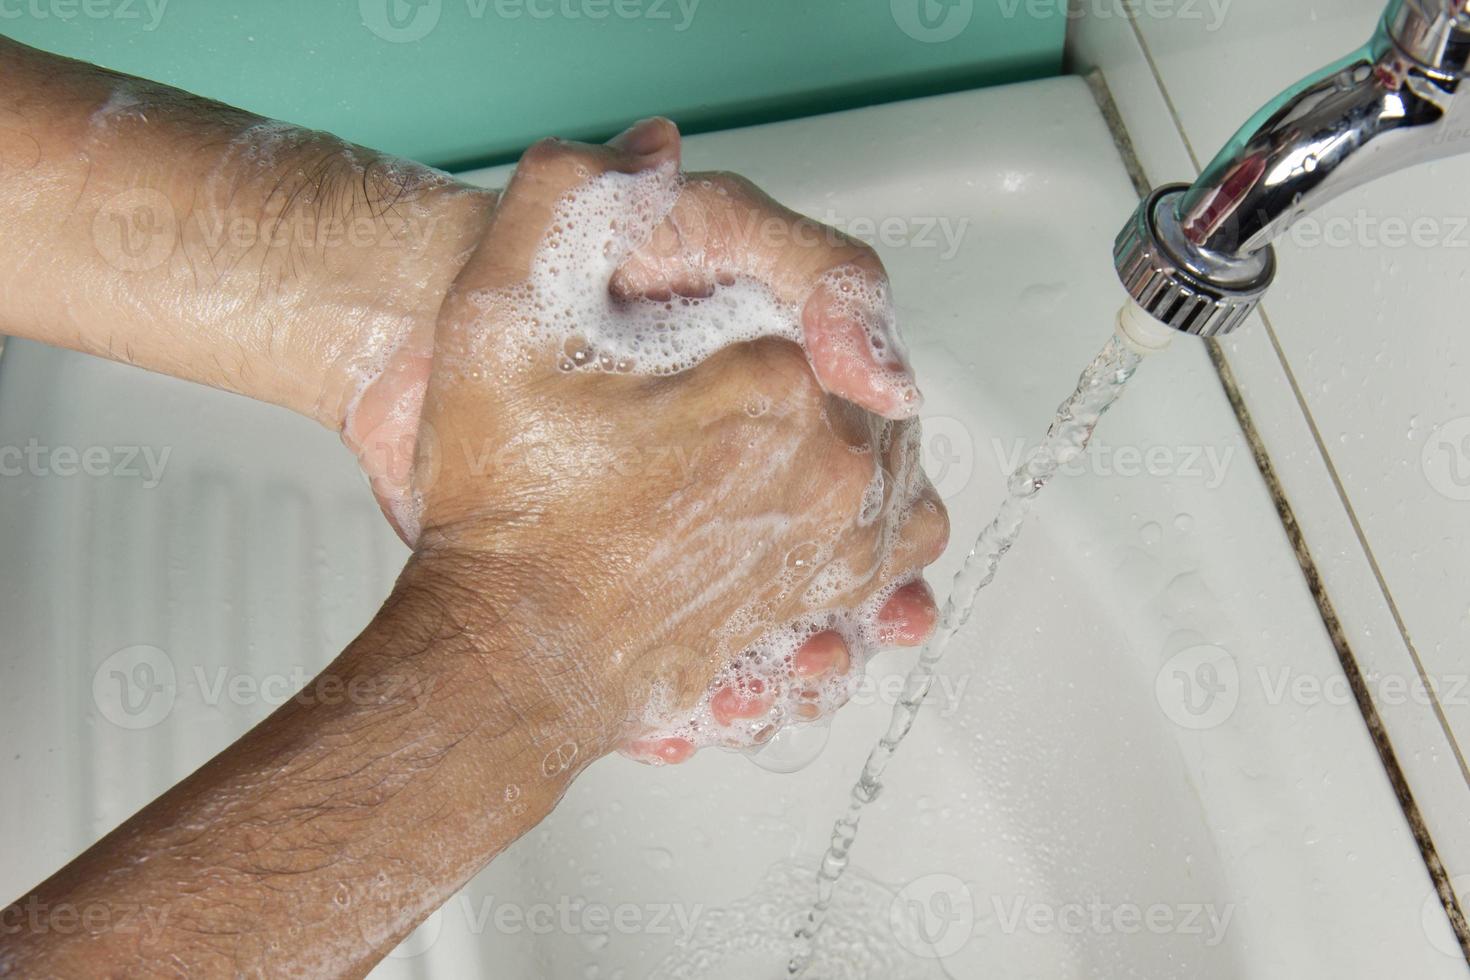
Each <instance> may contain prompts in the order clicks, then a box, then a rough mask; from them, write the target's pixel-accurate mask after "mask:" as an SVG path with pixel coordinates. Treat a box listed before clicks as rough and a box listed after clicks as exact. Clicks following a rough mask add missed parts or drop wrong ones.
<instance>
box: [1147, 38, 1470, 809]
mask: <svg viewBox="0 0 1470 980" xmlns="http://www.w3.org/2000/svg"><path fill="white" fill-rule="evenodd" d="M1128 26H1129V28H1130V29H1131V30H1132V31H1133V37H1134V39H1135V40H1136V41H1137V42H1138V47H1139V50H1140V51H1142V52H1143V57H1144V60H1145V61H1146V62H1147V63H1148V70H1149V74H1151V75H1152V76H1153V79H1154V86H1155V87H1156V88H1157V89H1158V90H1159V95H1160V96H1161V97H1162V98H1163V100H1164V104H1165V105H1166V106H1168V108H1169V116H1170V118H1171V119H1173V121H1174V129H1175V131H1176V132H1178V133H1179V139H1180V141H1181V142H1183V144H1184V150H1185V152H1186V153H1188V154H1189V160H1190V163H1191V164H1193V165H1194V169H1195V173H1196V174H1199V173H1201V172H1203V170H1204V165H1203V164H1202V163H1201V162H1200V158H1199V154H1198V153H1196V152H1195V149H1194V145H1193V144H1192V143H1191V142H1190V140H1189V134H1188V133H1187V132H1185V129H1184V120H1183V117H1182V116H1181V115H1180V114H1179V110H1178V108H1177V107H1176V106H1175V105H1174V99H1173V97H1172V96H1170V95H1169V89H1168V87H1167V86H1166V85H1165V84H1164V76H1163V74H1162V73H1161V72H1160V71H1159V66H1158V63H1157V62H1156V61H1155V60H1154V56H1153V51H1152V49H1150V48H1149V46H1148V40H1147V39H1146V38H1145V37H1144V36H1143V31H1142V30H1141V29H1140V28H1139V26H1138V21H1137V20H1136V19H1134V18H1129V20H1128ZM1260 313H1261V322H1262V324H1263V325H1264V326H1265V328H1266V338H1267V339H1268V340H1270V342H1271V350H1272V351H1273V352H1274V353H1275V354H1276V360H1277V361H1278V362H1279V363H1280V364H1281V370H1282V371H1283V372H1284V373H1285V375H1286V379H1287V382H1288V383H1289V384H1290V386H1291V393H1292V398H1293V399H1295V401H1296V404H1297V408H1298V409H1299V410H1300V411H1301V413H1302V417H1303V418H1304V419H1305V420H1306V423H1307V428H1308V431H1310V432H1311V434H1312V441H1313V443H1314V444H1315V445H1316V446H1317V455H1318V456H1320V457H1321V459H1322V462H1323V464H1324V465H1325V466H1326V467H1327V473H1328V476H1329V477H1330V478H1331V480H1332V487H1333V490H1334V491H1335V492H1336V493H1337V499H1338V500H1340V501H1341V502H1342V507H1343V510H1344V511H1345V512H1346V513H1347V517H1348V522H1349V523H1350V524H1351V525H1352V528H1353V534H1354V535H1355V536H1356V537H1357V539H1358V546H1359V547H1360V548H1362V550H1363V555H1364V557H1366V558H1367V559H1368V567H1369V569H1371V570H1372V572H1373V579H1374V581H1375V582H1377V583H1378V591H1379V593H1380V594H1381V595H1382V596H1383V600H1384V602H1385V603H1386V604H1387V605H1388V610H1389V614H1390V615H1391V616H1392V617H1393V621H1394V625H1395V627H1396V628H1397V629H1398V631H1399V635H1400V636H1401V637H1402V638H1403V641H1404V646H1405V648H1406V649H1407V650H1408V651H1409V659H1410V660H1411V661H1412V662H1413V664H1414V670H1415V672H1417V673H1418V675H1419V680H1420V681H1421V682H1423V684H1424V690H1425V693H1426V696H1427V698H1428V699H1429V703H1430V705H1431V706H1432V709H1433V711H1434V717H1435V721H1436V722H1438V724H1439V726H1440V728H1441V730H1443V731H1444V734H1445V738H1446V739H1447V740H1448V741H1449V743H1450V746H1451V748H1452V750H1453V752H1454V755H1455V762H1456V764H1457V765H1458V766H1459V768H1460V776H1461V778H1463V779H1464V780H1465V782H1466V785H1470V764H1467V761H1466V758H1465V753H1464V750H1463V749H1462V748H1461V746H1460V743H1459V740H1458V739H1456V738H1455V732H1454V729H1452V728H1451V727H1450V723H1449V718H1448V717H1446V715H1445V713H1444V706H1443V705H1442V704H1441V703H1440V700H1439V694H1438V692H1437V690H1436V688H1435V686H1434V685H1433V684H1431V683H1430V680H1429V676H1428V673H1427V672H1426V671H1425V669H1424V663H1423V660H1422V659H1421V658H1420V656H1419V648H1418V647H1417V646H1416V645H1415V644H1414V639H1413V637H1411V636H1410V635H1409V627H1408V624H1407V623H1406V622H1405V621H1404V617H1403V614H1402V613H1401V611H1400V610H1399V604H1398V601H1397V600H1396V599H1394V597H1393V591H1392V590H1391V589H1390V588H1389V585H1388V581H1387V579H1385V578H1384V576H1383V568H1382V566H1381V565H1380V564H1379V563H1378V556H1377V555H1376V554H1374V552H1373V547H1372V545H1370V544H1369V542H1368V536H1367V534H1366V533H1365V532H1364V531H1363V524H1362V521H1360V520H1359V519H1358V512H1357V509H1356V508H1355V507H1354V506H1353V502H1352V500H1351V499H1349V497H1348V494H1347V488H1346V487H1345V486H1344V485H1343V482H1342V478H1341V476H1340V474H1339V473H1338V471H1337V464H1336V463H1334V462H1333V459H1332V453H1331V452H1330V451H1329V449H1328V448H1327V443H1326V442H1325V441H1323V439H1322V432H1321V429H1320V428H1319V427H1318V425H1317V419H1316V416H1314V415H1313V414H1312V409H1311V406H1310V405H1308V404H1307V399H1306V395H1305V394H1304V393H1303V392H1302V388H1301V385H1300V384H1298V383H1297V378H1296V372H1295V371H1294V370H1292V367H1291V363H1290V362H1289V361H1288V360H1287V359H1286V351H1285V349H1284V348H1283V347H1282V345H1281V339H1280V337H1279V335H1278V334H1277V333H1276V327H1275V324H1273V323H1272V322H1271V318H1270V316H1269V315H1267V311H1266V304H1264V303H1263V304H1262V305H1261V307H1260Z"/></svg>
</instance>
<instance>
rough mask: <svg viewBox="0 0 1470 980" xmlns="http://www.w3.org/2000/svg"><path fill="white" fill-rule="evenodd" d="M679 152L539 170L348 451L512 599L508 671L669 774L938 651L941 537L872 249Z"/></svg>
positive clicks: (653, 127) (475, 585)
mask: <svg viewBox="0 0 1470 980" xmlns="http://www.w3.org/2000/svg"><path fill="white" fill-rule="evenodd" d="M678 159H679V142H678V133H677V131H676V130H675V129H674V127H673V125H672V124H671V123H669V122H667V121H666V120H651V121H647V122H645V123H641V124H639V125H638V126H636V127H634V128H633V129H631V130H630V131H628V132H627V133H625V134H623V135H622V136H620V137H619V138H617V139H616V140H614V141H613V142H612V143H611V144H609V145H607V146H602V147H593V146H585V145H577V144H568V143H560V142H556V141H547V142H544V143H541V144H538V145H537V146H535V147H533V148H532V149H531V150H530V151H528V153H527V154H526V156H525V157H524V158H523V159H522V161H521V163H520V165H519V166H518V168H517V170H516V173H515V175H514V177H513V179H512V181H511V183H510V185H509V186H508V187H507V188H506V190H505V192H504V194H503V195H502V196H501V197H500V199H499V201H498V203H497V204H496V207H495V211H494V213H493V215H492V217H491V221H490V226H489V230H488V232H487V233H486V235H485V236H484V239H483V241H482V242H481V243H480V246H479V248H478V249H477V250H476V251H475V252H474V254H473V255H472V256H471V257H470V258H469V260H468V262H467V264H466V266H465V268H464V269H463V271H462V272H461V273H460V275H459V277H458V279H457V280H456V282H455V283H454V285H453V287H452V288H451V290H450V293H449V296H448V298H447V300H446V302H445V304H444V307H443V309H442V310H441V311H440V314H439V317H438V321H437V324H436V326H435V328H434V331H433V335H432V336H429V335H428V334H427V333H426V332H425V333H423V334H421V335H418V336H414V337H410V338H409V339H408V340H407V341H406V342H405V343H404V345H403V346H402V347H401V348H400V349H399V351H398V352H397V353H396V354H395V356H394V358H393V359H392V361H391V362H390V363H389V365H388V367H387V370H386V371H385V373H384V375H383V376H382V377H381V378H380V379H379V380H378V381H377V382H375V383H374V384H373V385H372V386H370V387H369V388H368V389H367V391H366V392H365V394H364V395H363V397H362V399H361V400H360V402H359V404H358V406H357V408H356V410H355V413H354V415H353V416H352V417H351V418H349V420H348V425H347V429H346V432H345V435H346V437H347V439H348V442H349V444H350V445H353V446H354V447H355V448H357V449H358V451H359V454H360V456H361V457H362V459H363V460H364V465H365V466H367V467H368V468H369V471H370V472H371V473H373V474H374V476H375V480H374V487H375V490H376V491H377V492H378V495H379V498H380V500H381V501H382V502H383V505H384V509H385V512H387V513H388V514H389V515H390V519H392V520H393V522H394V524H395V526H396V527H397V528H398V529H399V530H400V533H402V534H403V535H404V537H405V539H406V540H409V541H411V542H413V543H415V546H416V549H417V550H418V552H419V554H420V556H421V558H423V559H424V560H426V561H429V562H434V563H437V564H438V565H439V566H440V567H442V568H444V569H446V570H448V572H447V574H446V576H445V577H446V580H448V579H452V580H456V581H460V582H463V583H464V584H465V585H466V586H468V587H469V588H470V589H472V590H486V591H487V592H488V593H491V594H494V593H496V590H501V591H502V592H504V591H509V590H511V589H514V591H515V593H516V594H515V596H514V597H509V596H505V595H499V596H497V598H498V599H499V600H500V601H499V602H497V603H495V606H496V608H504V605H505V601H506V600H507V599H509V598H514V609H515V613H514V614H513V615H512V616H510V617H507V618H508V619H510V620H513V622H510V623H507V622H504V621H502V622H499V623H497V626H499V627H501V628H507V627H508V628H513V629H516V630H518V631H519V632H520V633H521V634H522V639H523V640H524V643H523V644H522V645H523V646H524V648H526V649H529V650H532V651H534V654H533V660H534V662H533V663H531V664H529V665H528V664H525V663H523V664H520V665H518V669H521V670H524V669H525V668H527V667H528V666H529V667H530V668H531V671H532V673H534V675H535V676H536V678H537V679H538V683H540V684H541V685H542V686H543V688H544V691H545V696H546V697H548V698H553V699H555V698H576V699H581V700H586V701H591V702H592V703H595V704H596V705H597V707H598V715H599V717H600V718H602V719H603V722H604V723H603V725H602V726H601V727H602V729H603V730H602V731H600V732H591V733H586V734H587V737H588V738H591V739H593V740H594V741H596V742H598V743H600V745H601V747H603V748H604V750H605V749H606V748H607V747H611V746H613V745H621V746H622V747H623V748H624V750H625V751H627V752H629V753H630V754H633V755H635V756H636V757H639V758H643V759H645V760H647V761H664V762H677V761H682V760H683V759H685V758H687V757H688V756H689V755H690V754H691V753H692V752H693V750H694V749H696V748H698V747H701V746H703V745H709V744H722V745H731V746H741V745H751V744H756V743H759V742H760V741H762V740H764V739H765V738H768V737H769V736H770V735H771V734H772V733H774V731H775V730H776V729H777V728H778V727H780V726H781V725H783V724H786V723H789V722H799V721H803V720H809V719H811V718H814V717H817V716H819V715H820V714H822V713H824V712H825V711H827V710H830V709H832V708H834V707H835V706H837V705H838V704H840V703H841V702H842V701H843V700H845V698H846V695H847V693H848V692H849V690H850V684H851V683H852V679H853V677H854V676H855V675H856V673H857V672H859V671H860V669H861V666H862V663H863V661H864V660H865V659H866V657H867V656H868V655H869V654H870V653H871V651H872V650H874V649H875V648H876V647H877V646H878V645H880V644H882V643H898V644H916V643H918V642H921V641H922V639H923V638H924V637H925V636H926V635H927V634H928V632H929V631H930V629H931V628H932V625H933V621H934V618H935V609H934V605H933V600H932V597H931V596H930V594H929V592H928V589H927V587H926V586H925V585H924V583H923V581H922V579H921V578H920V577H919V575H920V570H921V569H922V568H923V567H924V566H925V565H927V564H928V563H930V562H932V561H933V560H934V559H935V558H937V557H938V555H939V553H940V551H941V550H942V548H943V546H944V543H945V540H946V537H947V525H946V517H945V513H944V510H943V507H942V505H941V504H940V502H939V500H938V498H937V496H936V495H935V494H934V492H933V489H932V487H930V486H929V484H928V482H927V480H926V479H925V478H924V476H923V473H922V470H921V469H920V467H919V463H918V441H917V440H918V423H917V422H916V421H915V420H913V418H912V416H913V414H914V413H915V411H916V410H917V407H918V402H919V400H918V394H917V390H916V388H915V387H914V383H913V378H912V375H911V373H910V371H909V369H908V367H907V365H906V363H905V361H904V358H903V352H902V348H901V346H900V345H899V342H898V338H897V336H896V334H895V332H894V330H893V323H892V307H891V304H890V303H889V300H888V296H887V282H886V277H885V276H884V273H883V270H882V267H881V264H880V263H879V262H878V260H877V258H876V256H875V255H874V254H873V252H872V251H871V250H870V249H869V248H867V247H866V246H865V245H863V244H861V243H858V242H853V241H850V240H846V239H842V238H840V237H839V236H838V235H837V233H836V232H833V231H831V230H829V229H823V228H821V226H818V225H815V224H814V223H812V222H810V221H809V220H808V219H805V218H802V217H800V216H799V215H795V214H794V213H791V212H789V211H785V210H784V209H782V208H780V207H779V206H778V205H776V204H774V203H773V202H771V201H770V200H769V199H767V198H766V197H764V196H763V195H761V194H760V193H759V192H758V191H756V190H755V189H754V188H752V187H751V186H750V185H749V184H748V183H746V182H744V181H742V180H739V179H738V178H733V177H729V176H726V175H708V176H699V175H691V176H688V177H683V176H681V175H679V174H678V172H677V166H678ZM410 446H411V447H412V454H411V455H410V454H409V452H408V451H407V450H408V448H409V447H410ZM470 628H474V627H473V626H471V627H470Z"/></svg>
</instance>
